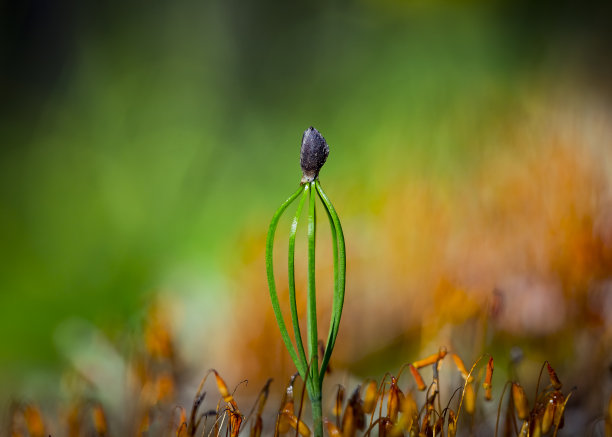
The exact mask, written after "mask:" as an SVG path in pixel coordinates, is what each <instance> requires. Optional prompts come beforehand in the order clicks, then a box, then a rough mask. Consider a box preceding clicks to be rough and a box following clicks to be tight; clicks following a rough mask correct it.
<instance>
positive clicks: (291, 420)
mask: <svg viewBox="0 0 612 437" xmlns="http://www.w3.org/2000/svg"><path fill="white" fill-rule="evenodd" d="M283 416H285V419H286V420H287V423H288V424H289V426H290V427H291V428H293V429H295V430H297V432H298V433H299V434H300V435H301V436H302V437H309V436H310V428H308V426H306V424H305V423H304V422H302V421H301V420H298V418H297V417H296V416H295V414H292V415H291V416H289V415H288V414H285V413H283ZM279 431H280V428H279ZM285 432H286V431H285Z"/></svg>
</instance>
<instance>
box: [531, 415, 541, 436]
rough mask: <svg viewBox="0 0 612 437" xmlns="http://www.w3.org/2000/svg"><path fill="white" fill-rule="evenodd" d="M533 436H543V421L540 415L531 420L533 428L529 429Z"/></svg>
mask: <svg viewBox="0 0 612 437" xmlns="http://www.w3.org/2000/svg"><path fill="white" fill-rule="evenodd" d="M529 435H530V436H531V437H542V423H541V421H540V419H539V418H538V417H536V418H535V419H534V420H533V421H532V422H531V429H530V430H529Z"/></svg>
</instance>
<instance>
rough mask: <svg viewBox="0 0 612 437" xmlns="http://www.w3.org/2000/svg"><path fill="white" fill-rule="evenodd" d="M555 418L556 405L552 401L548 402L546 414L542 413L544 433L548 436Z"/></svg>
mask: <svg viewBox="0 0 612 437" xmlns="http://www.w3.org/2000/svg"><path fill="white" fill-rule="evenodd" d="M554 417H555V404H554V402H553V401H552V399H550V400H548V401H547V402H546V407H544V413H542V432H543V433H544V434H546V433H547V432H548V431H550V429H551V428H552V423H553V418H554Z"/></svg>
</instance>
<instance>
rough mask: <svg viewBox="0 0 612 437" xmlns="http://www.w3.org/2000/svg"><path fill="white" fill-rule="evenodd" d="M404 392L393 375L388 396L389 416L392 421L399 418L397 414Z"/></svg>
mask: <svg viewBox="0 0 612 437" xmlns="http://www.w3.org/2000/svg"><path fill="white" fill-rule="evenodd" d="M401 394H402V392H401V391H400V389H399V388H398V387H397V379H396V378H395V376H392V377H391V387H389V395H388V396H387V417H388V418H389V420H391V422H395V421H396V420H397V414H398V413H399V409H400V395H401Z"/></svg>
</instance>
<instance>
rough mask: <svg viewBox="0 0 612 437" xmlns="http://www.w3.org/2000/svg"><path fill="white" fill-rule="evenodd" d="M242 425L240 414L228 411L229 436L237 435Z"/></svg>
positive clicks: (234, 436) (235, 436)
mask: <svg viewBox="0 0 612 437" xmlns="http://www.w3.org/2000/svg"><path fill="white" fill-rule="evenodd" d="M241 425H242V414H240V413H239V412H234V411H231V412H230V429H231V430H232V432H231V437H237V436H238V434H239V433H240V426H241Z"/></svg>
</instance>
